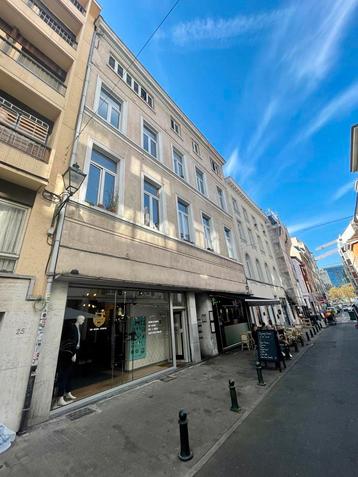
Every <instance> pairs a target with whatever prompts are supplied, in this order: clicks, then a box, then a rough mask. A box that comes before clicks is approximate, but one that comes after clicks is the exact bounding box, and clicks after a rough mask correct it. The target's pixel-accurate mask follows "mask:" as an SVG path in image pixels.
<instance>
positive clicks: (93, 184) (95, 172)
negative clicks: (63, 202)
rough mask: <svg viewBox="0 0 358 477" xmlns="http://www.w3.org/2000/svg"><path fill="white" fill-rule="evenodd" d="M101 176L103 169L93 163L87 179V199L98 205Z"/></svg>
mask: <svg viewBox="0 0 358 477" xmlns="http://www.w3.org/2000/svg"><path fill="white" fill-rule="evenodd" d="M100 177H101V170H100V168H99V167H96V166H95V165H94V164H91V166H90V171H89V174H88V181H87V191H86V201H87V202H89V203H90V204H91V205H97V203H98V190H99V180H100Z"/></svg>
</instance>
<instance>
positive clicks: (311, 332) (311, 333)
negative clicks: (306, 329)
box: [310, 330, 313, 338]
mask: <svg viewBox="0 0 358 477" xmlns="http://www.w3.org/2000/svg"><path fill="white" fill-rule="evenodd" d="M310 335H311V338H313V331H312V330H310Z"/></svg>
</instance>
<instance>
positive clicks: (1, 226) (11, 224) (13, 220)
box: [0, 202, 26, 254]
mask: <svg viewBox="0 0 358 477" xmlns="http://www.w3.org/2000/svg"><path fill="white" fill-rule="evenodd" d="M25 212H26V211H25V210H24V209H20V208H18V207H15V206H11V204H7V203H5V202H0V252H5V253H14V254H15V253H18V251H19V238H20V234H21V230H22V226H23V222H24V218H25Z"/></svg>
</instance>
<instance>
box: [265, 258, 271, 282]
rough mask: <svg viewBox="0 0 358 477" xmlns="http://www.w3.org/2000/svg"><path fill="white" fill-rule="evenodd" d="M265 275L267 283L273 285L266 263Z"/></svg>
mask: <svg viewBox="0 0 358 477" xmlns="http://www.w3.org/2000/svg"><path fill="white" fill-rule="evenodd" d="M265 273H266V278H267V283H272V276H271V273H270V270H269V267H268V265H267V263H265Z"/></svg>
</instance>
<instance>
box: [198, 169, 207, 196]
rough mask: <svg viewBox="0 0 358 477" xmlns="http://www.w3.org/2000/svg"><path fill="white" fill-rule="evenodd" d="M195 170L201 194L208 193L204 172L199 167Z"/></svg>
mask: <svg viewBox="0 0 358 477" xmlns="http://www.w3.org/2000/svg"><path fill="white" fill-rule="evenodd" d="M195 172H196V187H197V189H198V191H199V192H200V193H201V194H203V195H206V191H205V178H204V172H203V171H201V170H200V169H198V168H197V167H196V168H195Z"/></svg>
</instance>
